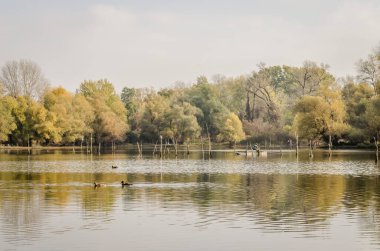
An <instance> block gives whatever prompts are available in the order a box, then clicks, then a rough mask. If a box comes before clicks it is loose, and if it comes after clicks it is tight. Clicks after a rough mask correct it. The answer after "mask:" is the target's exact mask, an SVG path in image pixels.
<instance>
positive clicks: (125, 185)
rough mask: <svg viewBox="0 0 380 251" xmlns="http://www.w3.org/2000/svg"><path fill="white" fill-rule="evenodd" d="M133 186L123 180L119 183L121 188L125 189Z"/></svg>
mask: <svg viewBox="0 0 380 251" xmlns="http://www.w3.org/2000/svg"><path fill="white" fill-rule="evenodd" d="M132 185H133V184H131V183H128V182H124V180H122V181H121V186H122V187H127V186H132Z"/></svg>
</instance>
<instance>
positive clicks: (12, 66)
mask: <svg viewBox="0 0 380 251" xmlns="http://www.w3.org/2000/svg"><path fill="white" fill-rule="evenodd" d="M0 82H2V83H3V86H4V89H5V92H6V94H8V95H9V96H12V97H18V96H27V97H30V98H32V99H40V98H41V97H42V95H43V93H44V91H45V90H46V88H47V86H48V81H47V80H46V78H45V77H44V75H43V73H42V71H41V68H40V67H39V66H38V65H37V64H36V63H35V62H33V61H31V60H25V59H21V60H19V61H15V60H14V61H8V62H6V63H5V65H4V66H3V67H2V68H1V76H0Z"/></svg>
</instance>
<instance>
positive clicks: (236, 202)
mask: <svg viewBox="0 0 380 251" xmlns="http://www.w3.org/2000/svg"><path fill="white" fill-rule="evenodd" d="M112 165H117V166H118V168H117V169H112V168H111V166H112ZM379 174H380V169H379V167H378V166H377V165H376V164H375V162H374V161H373V153H370V152H339V153H335V155H334V156H333V157H332V158H328V156H327V155H326V153H324V152H320V153H317V154H316V157H315V158H314V159H313V160H310V159H309V158H307V155H306V154H303V155H301V156H300V157H299V158H296V157H295V155H294V153H283V154H269V155H268V156H267V157H260V158H252V157H250V158H246V157H244V156H235V155H234V154H233V153H217V154H215V158H213V159H203V156H202V154H199V153H198V154H196V153H191V154H190V155H189V156H187V155H183V154H180V156H179V157H177V158H173V157H171V158H164V159H160V158H153V157H152V156H151V155H146V156H144V157H142V158H137V157H136V156H135V155H130V154H127V153H124V152H120V153H117V154H103V155H92V156H91V155H87V154H80V153H79V154H78V153H77V154H72V153H67V152H60V151H53V152H48V153H47V152H36V153H34V154H32V155H26V154H23V153H14V152H11V153H0V202H1V203H0V247H1V249H2V250H68V249H74V250H89V249H92V250H102V249H107V250H108V249H120V248H123V249H130V250H194V249H195V250H231V249H232V250H252V249H255V250H278V249H281V250H305V249H308V250H322V249H325V250H332V249H335V250H380V229H379V226H380V182H379ZM121 180H124V181H128V182H132V183H133V184H134V185H133V186H131V187H125V188H122V187H121V185H120V181H121ZM94 181H96V182H99V183H101V184H102V185H103V186H101V187H99V188H94V187H93V185H92V184H93V182H94Z"/></svg>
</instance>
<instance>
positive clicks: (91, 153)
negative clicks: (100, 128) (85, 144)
mask: <svg viewBox="0 0 380 251" xmlns="http://www.w3.org/2000/svg"><path fill="white" fill-rule="evenodd" d="M90 137H91V138H90V153H91V154H92V133H91V135H90Z"/></svg>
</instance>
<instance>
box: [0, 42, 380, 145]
mask: <svg viewBox="0 0 380 251" xmlns="http://www.w3.org/2000/svg"><path fill="white" fill-rule="evenodd" d="M357 70H358V74H357V76H355V77H346V78H344V79H336V78H335V77H334V76H333V75H332V74H331V73H330V72H329V67H328V65H325V64H320V65H318V64H316V63H314V62H310V61H306V62H304V64H303V65H302V67H293V66H287V65H283V66H266V65H265V64H259V65H258V70H257V71H253V72H252V73H251V74H249V75H243V76H239V77H230V78H227V77H224V76H221V75H218V76H215V77H214V78H213V80H212V81H210V80H208V79H207V78H206V77H204V76H200V77H198V78H197V80H196V82H195V83H194V84H191V85H186V84H184V83H176V84H175V85H174V86H173V87H171V88H164V89H161V90H158V91H157V90H154V89H150V88H129V87H124V88H123V90H122V93H121V94H120V95H118V94H117V93H116V92H115V89H114V86H113V85H112V83H110V82H109V81H107V80H105V79H101V80H97V81H84V82H83V83H81V84H80V86H79V88H78V89H77V91H76V93H75V94H73V93H70V92H68V91H67V90H65V89H64V88H62V87H57V88H51V87H49V85H48V83H47V81H46V80H45V78H44V76H43V74H42V71H41V69H40V68H39V67H38V65H37V64H36V63H34V62H32V61H29V60H21V61H9V62H7V63H6V64H5V65H4V66H3V67H2V72H1V76H0V100H1V103H0V142H1V144H9V145H18V146H29V145H34V144H38V145H79V144H82V143H83V144H90V142H93V143H94V144H111V143H115V142H118V143H121V142H130V143H135V142H145V143H156V142H158V141H159V140H160V139H161V137H162V139H163V140H164V142H169V143H174V144H176V143H188V142H194V141H198V142H199V141H202V140H211V141H213V142H229V143H230V144H234V143H236V142H241V141H243V140H249V141H251V142H264V141H267V142H269V141H271V142H276V143H278V144H280V143H281V144H287V143H289V142H296V139H298V138H299V139H300V140H303V141H304V142H306V141H307V142H308V144H310V145H312V144H316V143H322V142H326V143H328V144H329V145H330V146H331V145H332V144H333V143H334V144H350V145H358V144H370V143H371V144H373V142H374V141H375V142H377V140H378V139H379V132H380V95H379V94H380V49H377V50H374V51H373V52H372V53H371V54H369V55H368V57H367V58H366V59H365V60H360V61H359V62H358V63H357Z"/></svg>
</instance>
